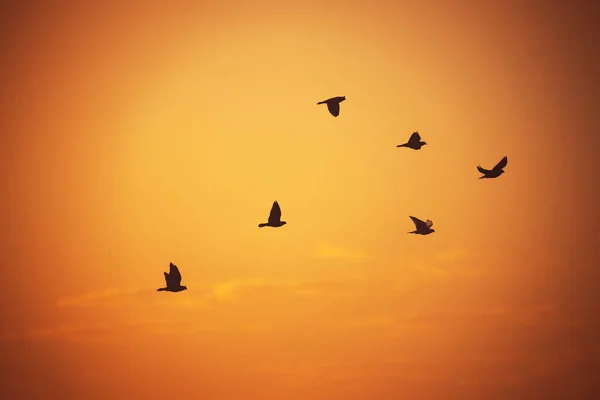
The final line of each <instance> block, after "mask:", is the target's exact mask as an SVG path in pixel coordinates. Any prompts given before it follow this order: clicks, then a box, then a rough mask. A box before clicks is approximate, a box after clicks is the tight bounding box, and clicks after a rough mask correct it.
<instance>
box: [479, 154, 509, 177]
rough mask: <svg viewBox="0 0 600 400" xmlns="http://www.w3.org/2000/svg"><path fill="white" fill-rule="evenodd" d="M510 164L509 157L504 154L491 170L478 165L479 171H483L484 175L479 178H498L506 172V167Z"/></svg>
mask: <svg viewBox="0 0 600 400" xmlns="http://www.w3.org/2000/svg"><path fill="white" fill-rule="evenodd" d="M506 164H508V157H506V156H504V158H503V159H502V160H500V162H499V163H498V164H496V166H495V167H494V168H492V169H491V170H489V169H484V168H481V165H478V166H477V171H479V172H481V173H482V174H483V176H482V177H481V178H479V179H483V178H497V177H499V176H500V175H502V174H503V173H504V167H506Z"/></svg>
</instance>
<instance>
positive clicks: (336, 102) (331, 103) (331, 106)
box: [317, 96, 346, 117]
mask: <svg viewBox="0 0 600 400" xmlns="http://www.w3.org/2000/svg"><path fill="white" fill-rule="evenodd" d="M344 100H346V96H338V97H332V98H331V99H327V100H323V101H320V102H318V103H317V105H319V104H327V109H328V110H329V113H331V115H333V116H334V117H337V116H338V115H340V103H341V102H342V101H344Z"/></svg>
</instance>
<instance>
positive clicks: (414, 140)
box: [396, 132, 427, 150]
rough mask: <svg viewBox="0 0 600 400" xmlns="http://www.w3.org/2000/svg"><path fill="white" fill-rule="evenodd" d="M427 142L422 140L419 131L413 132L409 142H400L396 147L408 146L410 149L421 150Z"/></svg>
mask: <svg viewBox="0 0 600 400" xmlns="http://www.w3.org/2000/svg"><path fill="white" fill-rule="evenodd" d="M426 144H427V142H423V141H422V140H421V135H419V132H413V134H412V135H410V139H408V142H406V143H404V144H399V145H398V146H396V147H408V148H409V149H413V150H419V149H420V148H421V147H423V146H424V145H426Z"/></svg>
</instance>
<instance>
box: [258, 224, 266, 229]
mask: <svg viewBox="0 0 600 400" xmlns="http://www.w3.org/2000/svg"><path fill="white" fill-rule="evenodd" d="M267 225H268V224H258V227H259V228H262V227H264V226H267Z"/></svg>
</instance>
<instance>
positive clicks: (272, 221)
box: [258, 201, 287, 228]
mask: <svg viewBox="0 0 600 400" xmlns="http://www.w3.org/2000/svg"><path fill="white" fill-rule="evenodd" d="M285 224H287V222H285V221H282V220H281V208H280V207H279V203H277V201H275V202H274V203H273V206H272V207H271V212H270V213H269V220H268V221H267V223H263V224H258V227H259V228H263V227H265V226H269V227H271V228H279V227H280V226H283V225H285Z"/></svg>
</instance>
